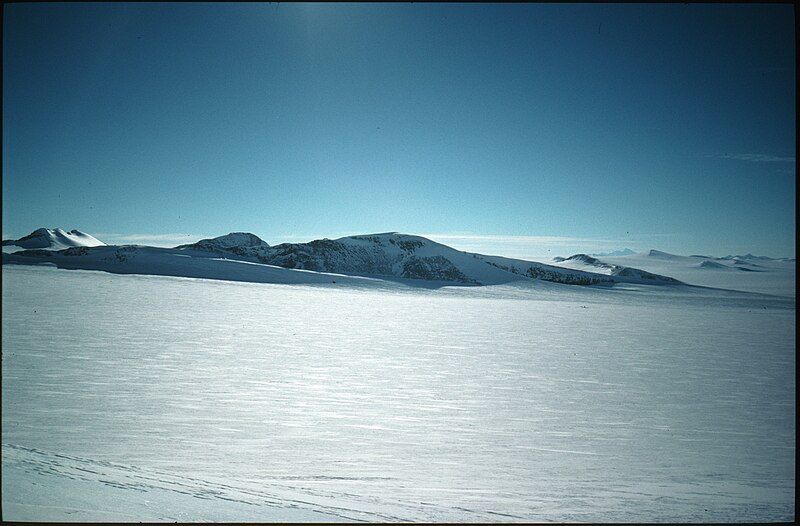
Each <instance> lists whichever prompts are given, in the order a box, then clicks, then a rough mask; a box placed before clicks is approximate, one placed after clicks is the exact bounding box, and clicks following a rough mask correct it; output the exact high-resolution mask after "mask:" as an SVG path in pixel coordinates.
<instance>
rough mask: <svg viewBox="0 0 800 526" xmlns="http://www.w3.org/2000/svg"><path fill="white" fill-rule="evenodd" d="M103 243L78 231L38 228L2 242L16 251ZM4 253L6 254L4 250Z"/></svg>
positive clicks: (58, 248) (97, 245)
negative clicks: (22, 235)
mask: <svg viewBox="0 0 800 526" xmlns="http://www.w3.org/2000/svg"><path fill="white" fill-rule="evenodd" d="M104 245H105V243H103V242H102V241H100V240H99V239H97V238H95V237H92V236H90V235H89V234H85V233H83V232H81V231H79V230H71V231H69V232H67V231H65V230H62V229H60V228H55V229H49V228H39V229H37V230H34V231H33V232H31V233H30V234H28V235H27V236H25V237H21V238H19V239H8V240H3V247H10V248H12V249H13V248H17V249H44V250H64V249H66V248H70V247H99V246H104ZM4 252H8V251H7V250H5V249H4Z"/></svg>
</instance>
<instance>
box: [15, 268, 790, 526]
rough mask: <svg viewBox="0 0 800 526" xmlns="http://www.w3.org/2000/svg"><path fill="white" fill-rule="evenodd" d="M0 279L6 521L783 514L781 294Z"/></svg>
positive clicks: (785, 425)
mask: <svg viewBox="0 0 800 526" xmlns="http://www.w3.org/2000/svg"><path fill="white" fill-rule="evenodd" d="M175 258H176V259H180V258H179V257H178V256H175ZM209 261H210V260H209ZM221 264H230V265H243V266H248V265H249V266H253V265H252V264H248V263H242V262H236V261H228V262H224V261H223V262H221ZM276 271H283V272H295V273H297V272H299V271H289V270H287V269H277V270H276ZM694 271H695V272H706V270H705V269H703V270H699V269H696V268H695V269H694ZM308 274H313V273H308ZM738 274H742V275H749V274H748V273H745V272H739V273H738ZM752 274H753V275H756V274H758V273H752ZM2 279H3V289H2V290H3V310H2V312H3V320H2V329H3V330H2V349H3V359H2V375H3V378H2V379H3V382H2V390H3V391H2V419H3V420H2V424H3V425H2V443H3V447H2V475H3V476H2V484H3V488H2V508H3V514H4V516H3V518H4V519H6V520H64V521H70V520H72V521H91V520H104V521H122V520H125V521H131V522H135V521H138V520H163V521H174V520H181V521H187V522H188V521H204V520H206V521H208V520H214V521H231V520H233V521H236V522H239V521H243V522H246V521H258V522H271V521H301V522H305V521H329V520H346V521H357V520H366V521H390V522H391V521H404V522H448V521H451V522H510V521H529V522H536V521H545V522H546V521H557V522H575V521H577V522H581V521H589V522H664V521H669V522H671V521H677V522H741V521H745V522H747V521H764V522H766V521H792V520H793V519H794V514H795V507H794V493H795V479H794V475H795V440H796V435H795V414H796V408H795V389H796V379H795V349H794V339H795V302H794V299H792V298H780V297H775V296H764V295H756V294H743V293H731V292H725V291H718V290H714V289H703V288H692V287H685V286H677V287H657V286H652V285H643V284H622V285H619V286H615V287H574V286H568V285H563V284H558V283H547V282H535V283H534V282H531V281H529V280H522V281H516V282H513V283H508V284H505V285H497V286H486V287H446V288H440V289H420V288H410V287H404V286H401V285H400V284H397V283H391V282H387V281H383V280H369V279H362V280H361V281H360V282H359V283H361V285H360V286H357V287H356V286H350V285H348V286H342V285H341V283H337V284H333V283H321V284H318V285H315V286H307V285H275V284H259V283H236V282H230V281H214V280H204V279H191V278H174V277H162V276H139V275H115V274H108V273H104V272H94V271H83V270H78V271H64V270H61V269H56V268H48V267H33V266H15V265H6V266H4V267H3V275H2ZM350 279H355V278H350ZM337 281H338V280H337Z"/></svg>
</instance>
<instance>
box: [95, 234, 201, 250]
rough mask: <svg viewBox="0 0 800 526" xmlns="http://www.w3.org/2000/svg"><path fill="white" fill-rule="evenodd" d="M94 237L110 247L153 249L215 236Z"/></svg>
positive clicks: (134, 235) (148, 235)
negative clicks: (133, 246)
mask: <svg viewBox="0 0 800 526" xmlns="http://www.w3.org/2000/svg"><path fill="white" fill-rule="evenodd" d="M93 235H94V237H96V238H97V239H99V240H100V241H102V242H104V243H106V244H109V245H125V244H131V245H148V246H151V247H174V246H175V245H182V244H186V243H194V242H195V241H199V240H201V239H206V238H210V237H214V236H205V235H200V234H113V233H98V234H93Z"/></svg>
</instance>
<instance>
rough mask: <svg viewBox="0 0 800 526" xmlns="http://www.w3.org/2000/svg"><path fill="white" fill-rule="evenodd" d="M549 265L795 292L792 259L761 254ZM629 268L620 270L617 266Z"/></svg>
mask: <svg viewBox="0 0 800 526" xmlns="http://www.w3.org/2000/svg"><path fill="white" fill-rule="evenodd" d="M551 262H552V264H553V265H557V266H560V267H564V268H572V269H581V270H590V271H593V272H599V273H608V274H610V275H619V274H623V275H624V274H627V273H637V272H648V273H653V274H657V275H665V276H672V277H673V278H676V279H678V280H680V281H682V282H684V283H690V284H692V285H700V286H705V287H714V288H721V289H729V290H740V291H746V292H758V293H765V294H776V295H782V296H793V295H794V293H795V260H794V258H782V259H774V258H767V257H765V256H752V255H751V254H746V255H745V256H725V257H714V256H705V255H698V254H694V255H691V256H681V255H677V254H670V253H668V252H662V251H660V250H649V251H647V252H643V253H640V254H629V255H627V256H605V257H602V258H592V257H591V256H587V255H586V254H576V255H574V256H571V257H569V258H561V257H559V258H553V260H552V261H551ZM625 268H628V269H631V270H620V269H625Z"/></svg>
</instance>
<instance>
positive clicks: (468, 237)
mask: <svg viewBox="0 0 800 526" xmlns="http://www.w3.org/2000/svg"><path fill="white" fill-rule="evenodd" d="M419 235H420V236H422V237H427V238H430V239H448V240H459V241H477V242H491V243H513V244H517V243H527V244H535V245H567V244H575V243H604V244H615V243H623V241H622V240H619V239H596V238H588V237H569V236H506V235H477V234H419Z"/></svg>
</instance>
